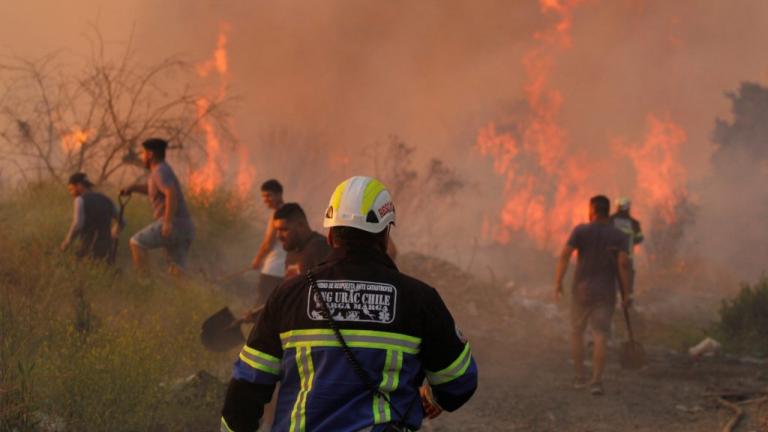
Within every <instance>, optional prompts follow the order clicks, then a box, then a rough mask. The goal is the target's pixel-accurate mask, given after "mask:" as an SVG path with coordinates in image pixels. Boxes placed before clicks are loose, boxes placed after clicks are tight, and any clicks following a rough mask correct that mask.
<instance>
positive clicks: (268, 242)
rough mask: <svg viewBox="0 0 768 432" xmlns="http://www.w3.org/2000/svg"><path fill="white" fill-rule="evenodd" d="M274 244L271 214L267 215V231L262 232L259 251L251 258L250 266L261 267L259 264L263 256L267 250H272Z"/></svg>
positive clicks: (264, 256)
mask: <svg viewBox="0 0 768 432" xmlns="http://www.w3.org/2000/svg"><path fill="white" fill-rule="evenodd" d="M274 244H275V229H274V228H273V226H272V216H270V217H269V225H267V232H266V233H264V240H263V241H262V242H261V246H259V251H258V252H257V253H256V256H255V257H254V258H253V262H252V263H251V267H252V268H253V269H254V270H259V269H261V266H262V265H263V264H264V258H266V257H267V254H269V251H271V250H272V245H274Z"/></svg>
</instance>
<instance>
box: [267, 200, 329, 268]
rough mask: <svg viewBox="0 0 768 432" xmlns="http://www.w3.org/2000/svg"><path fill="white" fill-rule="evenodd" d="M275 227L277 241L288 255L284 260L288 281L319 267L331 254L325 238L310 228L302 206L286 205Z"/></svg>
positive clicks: (280, 212) (276, 216)
mask: <svg viewBox="0 0 768 432" xmlns="http://www.w3.org/2000/svg"><path fill="white" fill-rule="evenodd" d="M273 223H274V229H275V232H276V233H277V239H278V240H279V241H280V243H282V245H283V249H285V250H286V251H287V252H288V254H287V256H286V257H285V278H286V279H288V278H289V277H292V276H296V275H301V274H304V273H306V272H307V270H309V269H312V268H314V267H317V265H318V264H320V263H321V262H323V261H324V260H325V258H326V257H327V256H328V254H329V253H330V252H331V247H330V246H329V245H328V241H327V240H326V238H325V237H324V236H323V235H322V234H319V233H317V232H315V231H312V228H310V227H309V222H308V221H307V216H306V214H305V213H304V210H302V208H301V206H300V205H298V204H296V203H288V204H284V205H283V206H282V207H281V208H280V209H278V210H277V211H276V212H275V216H274V220H273Z"/></svg>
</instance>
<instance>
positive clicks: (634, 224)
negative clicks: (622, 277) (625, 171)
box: [611, 197, 644, 292]
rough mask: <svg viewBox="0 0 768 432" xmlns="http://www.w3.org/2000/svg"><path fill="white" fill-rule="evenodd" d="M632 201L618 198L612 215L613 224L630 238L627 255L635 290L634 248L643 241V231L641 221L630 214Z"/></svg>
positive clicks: (632, 286) (630, 285) (630, 277)
mask: <svg viewBox="0 0 768 432" xmlns="http://www.w3.org/2000/svg"><path fill="white" fill-rule="evenodd" d="M631 205H632V203H631V202H630V200H629V198H626V197H622V198H619V199H618V205H617V209H616V213H614V214H612V215H611V221H612V222H613V225H614V226H615V227H616V228H618V229H620V230H621V231H622V232H623V233H624V234H626V235H627V237H628V238H629V245H628V249H627V255H628V256H629V267H630V271H629V292H634V288H635V263H634V254H633V252H634V249H635V245H639V244H640V243H642V242H643V238H644V237H643V231H642V230H641V229H640V222H638V220H637V219H635V218H633V217H632V215H630V214H629V209H630V207H631Z"/></svg>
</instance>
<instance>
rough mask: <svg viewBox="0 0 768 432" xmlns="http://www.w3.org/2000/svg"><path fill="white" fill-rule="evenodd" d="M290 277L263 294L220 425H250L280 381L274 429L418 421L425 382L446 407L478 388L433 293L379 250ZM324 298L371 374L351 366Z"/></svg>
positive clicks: (414, 424) (338, 256)
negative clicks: (309, 279) (322, 301)
mask: <svg viewBox="0 0 768 432" xmlns="http://www.w3.org/2000/svg"><path fill="white" fill-rule="evenodd" d="M313 276H314V278H315V279H316V282H317V287H316V288H314V289H312V290H311V291H310V289H309V286H308V285H309V284H308V283H307V280H306V278H305V277H304V275H302V276H297V277H295V278H292V279H289V280H287V281H286V282H284V283H283V284H282V285H281V286H280V287H279V288H278V289H277V290H276V291H275V293H274V294H273V295H272V296H271V297H270V298H269V300H268V301H267V305H266V307H265V309H264V312H263V314H262V316H261V318H260V320H259V322H257V324H256V325H255V326H254V329H253V331H252V332H251V335H250V336H249V338H248V342H247V344H246V346H245V347H244V348H243V349H242V351H241V353H240V355H239V358H238V360H237V361H236V362H235V366H234V371H233V377H232V381H231V382H230V388H229V390H228V392H227V399H226V402H225V406H224V409H223V418H222V430H225V431H236V432H240V431H251V430H255V429H256V427H257V426H258V421H259V419H260V417H261V414H262V407H263V404H265V403H267V402H268V401H269V400H270V397H271V394H272V392H273V391H274V387H275V384H276V383H277V382H278V381H279V382H280V390H279V394H278V396H277V408H276V412H275V420H274V423H273V427H272V430H273V431H290V432H294V431H295V432H299V431H318V432H323V431H333V432H344V431H349V432H356V431H360V430H371V431H378V430H380V429H383V428H384V424H385V423H387V422H393V421H398V420H400V417H399V415H402V416H403V417H405V423H406V424H407V426H408V427H409V428H411V429H414V430H415V429H418V428H419V427H420V426H421V422H422V417H423V412H422V407H421V403H420V396H419V386H420V385H421V384H422V382H423V381H424V379H425V378H426V380H427V381H428V382H429V383H430V385H431V387H432V393H433V396H434V398H435V400H436V401H437V403H438V404H440V406H441V407H442V408H443V409H446V410H448V411H452V410H455V409H457V408H459V407H460V406H461V405H462V404H464V403H465V402H466V401H467V400H468V399H469V398H470V397H471V396H472V394H473V393H474V391H475V388H476V387H477V365H476V363H475V361H474V359H473V357H472V353H471V349H470V345H469V343H468V342H466V340H464V338H463V337H462V336H460V332H458V331H457V329H456V326H455V323H454V320H453V318H452V317H451V314H450V313H449V312H448V309H447V308H446V306H445V304H444V303H443V301H442V299H441V298H440V296H439V294H438V293H437V291H436V290H435V289H434V288H432V287H430V286H428V285H426V284H424V283H423V282H420V281H418V280H416V279H413V278H411V277H408V276H406V275H404V274H402V273H400V272H399V271H398V270H397V268H396V267H395V265H394V263H393V262H392V261H391V260H390V259H389V258H388V257H387V256H386V254H384V253H383V252H380V251H378V250H375V251H370V250H365V251H358V250H355V251H344V250H341V249H335V250H334V252H333V254H332V255H331V257H330V260H329V261H328V262H327V263H326V264H323V265H321V266H320V267H318V268H317V269H315V270H314V271H313ZM318 295H322V296H323V298H324V299H325V300H326V303H327V304H328V307H329V308H330V309H331V314H332V316H333V317H334V320H335V321H336V322H337V323H338V325H339V327H340V328H341V332H342V335H343V337H344V340H345V341H346V343H347V345H348V346H349V347H350V349H351V351H352V353H353V355H354V356H355V358H356V359H357V361H358V362H359V363H360V364H361V366H362V369H363V371H364V373H365V374H366V375H367V376H368V377H369V379H368V381H369V382H373V383H375V384H377V385H378V388H379V389H380V390H381V392H382V393H383V394H384V395H386V396H387V397H388V398H389V399H390V401H391V403H392V405H393V406H390V404H389V403H388V402H387V401H386V400H385V399H384V398H383V397H381V396H379V395H374V394H373V393H372V392H371V391H370V390H369V387H368V386H367V385H366V384H365V383H363V381H362V379H361V378H360V377H359V376H358V375H357V374H356V373H355V371H354V370H353V366H352V365H351V363H350V362H349V360H348V359H347V358H346V355H345V353H344V351H343V350H342V348H341V345H340V343H339V341H338V340H337V339H336V336H335V334H334V332H333V330H331V329H330V328H329V326H328V322H327V321H326V320H325V319H323V315H322V314H321V309H320V307H321V306H320V303H319V299H318V297H316V296H318Z"/></svg>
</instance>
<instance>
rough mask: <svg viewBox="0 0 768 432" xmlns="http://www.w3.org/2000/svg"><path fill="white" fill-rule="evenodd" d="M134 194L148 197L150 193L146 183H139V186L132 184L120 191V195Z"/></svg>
mask: <svg viewBox="0 0 768 432" xmlns="http://www.w3.org/2000/svg"><path fill="white" fill-rule="evenodd" d="M134 192H135V193H140V194H144V195H147V194H148V193H149V189H148V188H147V185H146V183H137V184H132V185H130V186H128V187H126V188H123V189H122V190H121V191H120V193H121V194H123V195H130V194H132V193H134Z"/></svg>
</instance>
